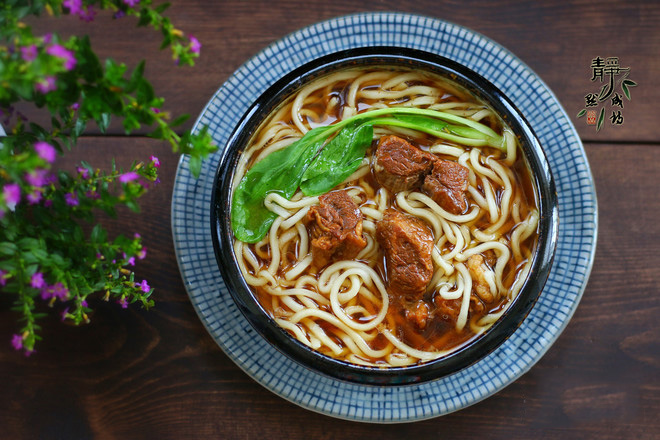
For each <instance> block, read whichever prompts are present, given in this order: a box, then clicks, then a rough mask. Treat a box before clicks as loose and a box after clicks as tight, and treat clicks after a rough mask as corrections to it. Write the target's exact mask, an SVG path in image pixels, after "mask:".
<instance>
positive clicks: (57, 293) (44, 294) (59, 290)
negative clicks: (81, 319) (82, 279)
mask: <svg viewBox="0 0 660 440" xmlns="http://www.w3.org/2000/svg"><path fill="white" fill-rule="evenodd" d="M51 298H58V299H59V300H60V301H65V300H66V299H68V298H69V289H67V288H66V287H64V284H62V283H55V284H54V285H52V286H46V287H45V288H44V289H42V290H41V299H43V300H47V299H51Z"/></svg>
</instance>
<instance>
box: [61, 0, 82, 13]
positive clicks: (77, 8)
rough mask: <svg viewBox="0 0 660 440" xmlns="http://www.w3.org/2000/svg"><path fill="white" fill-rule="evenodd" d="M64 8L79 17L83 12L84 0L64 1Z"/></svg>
mask: <svg viewBox="0 0 660 440" xmlns="http://www.w3.org/2000/svg"><path fill="white" fill-rule="evenodd" d="M62 6H64V7H65V8H68V9H69V13H70V14H72V15H74V14H75V15H78V14H80V12H81V11H82V0H64V1H63V2H62Z"/></svg>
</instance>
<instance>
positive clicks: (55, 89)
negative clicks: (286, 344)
mask: <svg viewBox="0 0 660 440" xmlns="http://www.w3.org/2000/svg"><path fill="white" fill-rule="evenodd" d="M166 8H167V4H163V5H159V6H156V7H154V6H153V5H152V3H151V1H149V0H97V1H94V0H91V1H88V0H33V1H30V2H25V1H21V0H8V1H6V2H4V3H3V4H2V5H0V123H2V124H3V125H4V126H5V128H6V129H7V131H8V135H7V136H4V137H0V294H9V295H13V297H14V306H13V309H14V310H15V311H16V312H17V313H18V315H19V316H20V321H21V324H20V325H19V326H18V328H17V331H16V333H15V334H13V335H12V336H11V338H10V343H11V344H12V345H13V347H14V348H16V349H17V350H22V351H24V352H25V353H26V354H30V353H32V352H33V351H34V350H35V344H36V342H37V341H39V340H40V339H41V335H40V330H41V328H40V326H39V320H40V319H41V318H42V317H43V316H45V315H46V314H47V313H49V312H52V311H57V313H59V314H60V317H61V318H62V320H66V321H71V322H73V323H75V324H82V323H86V322H88V321H89V319H90V315H91V311H92V309H91V306H90V304H92V302H90V299H91V297H92V296H94V297H99V298H101V299H104V300H108V301H114V302H116V303H117V304H118V307H121V308H126V307H128V306H129V305H130V304H140V305H141V306H143V307H145V308H149V307H151V306H152V305H153V300H152V298H151V295H152V293H153V289H152V288H151V286H150V285H149V283H148V281H147V280H144V279H137V278H136V275H135V272H134V266H135V265H136V264H137V263H138V262H139V261H140V260H142V259H144V258H145V257H146V255H147V249H146V247H145V246H144V245H143V243H142V238H141V237H140V235H139V234H137V233H135V234H133V235H131V236H125V235H118V236H116V237H110V236H109V234H108V231H107V230H106V229H105V228H104V227H103V226H102V224H101V223H99V222H98V221H97V214H98V213H99V212H105V213H106V214H107V215H109V216H116V215H118V211H117V208H118V207H119V206H125V207H127V208H129V209H130V210H132V211H135V212H137V211H139V209H140V208H139V204H138V200H139V198H140V197H141V196H142V195H144V194H145V193H146V192H147V190H148V189H150V188H152V187H153V186H155V185H157V184H158V182H159V180H158V168H159V167H160V161H159V159H158V158H157V157H155V156H151V157H149V158H145V159H143V160H142V161H135V162H133V164H132V165H131V166H130V167H129V168H127V169H121V168H118V167H116V166H115V164H114V162H113V163H112V164H111V165H110V169H109V170H107V171H102V170H100V169H94V168H92V167H91V165H90V164H88V163H85V162H81V163H80V164H79V165H78V166H77V167H76V168H75V171H67V170H62V169H57V167H56V166H57V157H58V156H59V155H61V154H64V153H65V152H66V151H67V150H69V149H70V148H71V147H72V146H74V145H75V144H76V143H77V140H78V138H79V136H81V135H82V134H83V133H84V132H85V130H86V129H87V127H88V126H89V125H90V123H94V124H96V126H97V127H98V128H99V130H100V131H101V132H105V131H106V130H107V129H108V127H109V125H110V123H111V121H112V119H113V118H116V119H118V120H120V121H121V124H122V126H123V128H124V131H125V132H126V133H127V134H129V133H132V132H134V131H135V130H139V129H143V128H147V130H150V131H149V135H150V136H151V137H153V138H155V139H161V140H164V141H166V142H168V143H169V144H170V145H171V147H172V149H173V150H174V151H178V152H180V153H183V154H188V155H190V159H191V160H190V163H191V168H192V170H193V172H195V173H198V172H199V168H200V166H201V161H202V160H203V158H204V157H206V156H207V155H208V154H210V153H211V152H212V151H214V150H215V146H214V145H213V144H212V142H211V139H210V136H209V135H208V132H207V131H206V129H202V130H200V131H199V132H198V133H191V132H190V131H187V130H184V131H182V132H177V131H176V128H177V127H179V126H180V125H181V124H182V123H183V122H185V121H186V119H187V115H181V116H174V117H172V115H171V114H170V113H169V112H168V111H164V110H163V105H164V101H163V99H162V98H160V97H158V96H157V95H156V94H155V92H154V90H153V87H152V85H151V83H150V82H149V81H148V80H147V79H146V78H145V77H144V67H145V64H144V62H142V63H139V64H138V65H137V66H136V67H135V68H133V69H129V68H128V67H127V66H126V65H125V64H124V63H121V62H117V61H114V60H111V59H107V60H104V61H103V62H102V61H101V60H100V59H99V58H98V57H97V55H96V54H95V53H94V51H93V49H92V47H91V44H90V41H89V38H87V37H86V36H82V37H79V36H72V37H70V38H68V39H66V40H65V39H62V38H61V37H59V36H58V35H57V34H45V35H34V34H33V32H32V30H31V28H30V27H29V26H27V25H26V24H25V23H24V21H23V19H24V18H25V17H26V16H28V15H36V16H38V15H40V14H43V13H48V14H51V15H55V16H57V15H61V14H69V15H77V16H78V17H79V18H80V19H82V20H84V21H92V20H93V19H94V17H95V16H96V15H97V14H99V13H101V11H104V10H105V11H108V12H109V13H112V14H113V16H114V17H115V18H120V17H122V16H126V15H129V16H135V17H137V19H138V22H137V24H138V25H140V26H151V27H153V28H155V29H157V30H159V31H160V32H161V33H162V35H163V44H162V48H165V47H170V49H171V51H172V56H173V59H174V61H175V63H176V64H178V65H193V64H194V60H195V59H196V58H197V57H198V56H199V54H200V49H201V44H200V43H199V41H198V40H197V39H196V38H195V37H193V36H192V35H185V34H184V33H183V32H182V31H180V30H178V29H176V28H175V27H174V25H173V24H172V23H171V21H170V20H169V19H168V18H167V17H165V16H164V15H163V12H164V11H165V9H166ZM26 103H27V104H32V105H34V106H35V107H37V108H43V109H45V110H47V111H48V112H49V113H50V116H51V118H50V125H49V126H46V127H43V126H41V125H39V124H36V123H34V122H31V121H28V120H27V118H26V117H25V116H24V115H23V114H22V113H20V112H19V111H18V110H17V108H18V107H19V106H18V104H21V107H24V106H25V104H26Z"/></svg>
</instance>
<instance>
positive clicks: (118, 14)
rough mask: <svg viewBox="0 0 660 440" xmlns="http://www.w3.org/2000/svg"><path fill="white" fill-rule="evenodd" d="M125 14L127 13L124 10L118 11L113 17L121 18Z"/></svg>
mask: <svg viewBox="0 0 660 440" xmlns="http://www.w3.org/2000/svg"><path fill="white" fill-rule="evenodd" d="M124 16H126V13H125V12H124V11H117V12H115V13H114V15H113V16H112V18H114V19H119V18H123V17H124Z"/></svg>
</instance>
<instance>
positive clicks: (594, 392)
mask: <svg viewBox="0 0 660 440" xmlns="http://www.w3.org/2000/svg"><path fill="white" fill-rule="evenodd" d="M363 10H406V11H409V12H415V13H420V14H425V15H431V16H435V17H439V18H444V19H448V20H450V21H453V22H455V23H458V24H462V25H465V26H467V27H470V28H472V29H474V30H477V31H479V32H481V33H483V34H485V35H487V36H488V37H491V38H493V39H495V40H496V41H498V42H499V43H501V44H503V45H504V46H506V47H507V48H509V49H510V50H512V51H513V52H514V53H515V54H516V55H518V56H519V57H520V58H521V59H522V60H523V61H524V62H525V63H527V64H528V65H530V66H531V67H532V68H533V69H534V70H535V71H536V72H537V73H538V74H539V75H540V76H541V77H542V78H543V79H544V80H545V81H546V82H547V83H548V85H549V86H550V87H551V88H552V90H553V91H554V92H555V93H556V94H557V96H558V98H559V100H560V101H561V102H562V104H563V105H564V107H565V108H566V110H567V112H568V113H569V115H571V116H573V115H574V114H576V113H577V111H578V110H579V109H580V108H581V106H582V104H583V96H584V94H586V93H587V92H588V91H589V90H590V87H591V85H590V81H589V80H590V71H589V68H588V66H589V62H590V60H591V58H593V57H595V56H597V55H600V56H619V57H620V58H621V63H622V65H629V66H631V67H632V74H631V77H633V78H634V79H635V80H636V81H638V83H639V84H640V85H639V87H638V88H637V89H634V90H633V100H632V101H631V102H630V103H627V102H626V108H625V115H626V121H625V123H624V125H623V126H620V127H614V126H606V127H605V128H604V129H603V130H601V131H600V132H598V133H596V131H595V130H594V129H593V127H587V126H586V125H584V124H583V123H582V121H576V120H575V119H574V118H572V119H573V120H574V122H575V123H576V127H577V128H578V131H579V133H580V135H581V137H582V138H583V139H584V140H585V148H586V151H587V155H588V158H589V161H590V164H591V168H592V172H593V175H594V180H595V182H596V188H597V193H598V200H599V237H598V248H597V252H596V258H595V264H594V267H593V272H592V274H591V278H590V281H589V284H588V286H587V289H586V291H585V293H584V296H583V299H582V301H581V304H580V306H579V307H578V309H577V311H576V313H575V315H574V317H573V318H572V320H571V321H570V323H569V325H568V327H567V328H566V330H565V331H564V332H563V334H562V335H561V337H560V338H559V339H558V341H557V342H556V343H555V344H554V345H553V346H552V348H551V349H550V350H549V351H548V353H547V354H546V355H545V356H544V357H543V358H542V359H541V360H540V361H539V362H538V364H537V365H535V366H534V367H533V368H532V369H531V371H530V372H528V373H527V374H526V375H524V376H523V377H521V378H520V379H519V380H517V381H516V382H514V383H513V384H512V385H510V386H509V387H507V388H505V389H504V390H502V391H501V392H499V393H498V394H496V395H494V396H492V397H490V398H488V399H486V400H484V401H482V402H480V403H477V404H475V405H473V406H471V407H468V408H466V409H464V410H461V411H459V412H457V413H453V414H450V415H447V416H444V417H440V418H436V419H432V420H427V421H422V422H418V423H414V424H402V425H393V426H379V425H370V424H362V423H355V422H347V421H340V420H336V419H332V418H330V417H327V416H323V415H319V414H316V413H313V412H310V411H307V410H304V409H302V408H299V407H297V406H296V405H294V404H292V403H290V402H287V401H285V400H283V399H281V398H280V397H278V396H276V395H274V394H272V393H271V392H269V391H267V390H265V389H264V388H263V387H262V386H261V385H259V384H257V383H256V382H254V381H253V380H252V379H250V378H249V377H248V376H247V375H245V374H244V373H243V372H242V371H241V370H240V369H239V368H238V367H237V366H236V365H234V363H233V362H232V361H231V360H230V359H229V358H228V357H227V356H226V355H224V353H222V351H221V350H220V349H219V348H218V347H217V345H216V344H215V342H214V341H213V340H212V338H211V337H210V336H209V335H208V333H207V332H206V330H205V329H204V327H203V325H202V323H201V321H200V320H199V319H198V317H197V315H196V314H195V312H194V310H193V307H192V305H191V303H190V301H189V300H188V296H187V294H186V291H185V289H184V286H183V283H182V281H181V278H180V275H179V272H178V268H177V264H176V259H175V256H174V251H173V245H172V238H171V230H170V201H171V191H172V186H173V179H174V173H175V170H176V165H177V161H178V158H177V156H176V155H174V154H172V153H169V152H168V151H169V147H168V146H167V145H163V144H161V143H159V142H156V141H153V140H150V139H147V138H143V137H139V136H134V137H123V136H112V137H100V136H94V135H93V134H92V135H88V136H85V137H83V138H82V140H81V142H80V145H79V147H77V148H76V149H75V150H74V151H73V152H72V154H70V155H69V156H67V158H66V159H63V160H62V163H63V165H64V166H66V167H73V166H74V165H75V163H76V162H77V161H79V160H81V159H82V160H87V161H89V162H90V163H91V164H92V165H93V166H95V167H101V168H107V167H109V164H110V160H111V158H113V157H116V158H118V161H119V162H120V163H122V161H124V162H123V163H124V164H128V162H130V161H131V160H132V159H135V158H140V157H143V158H148V157H149V155H151V154H156V155H157V156H159V157H160V158H161V162H162V168H161V180H162V182H161V184H160V186H159V187H157V188H155V189H154V190H152V191H150V192H149V193H148V194H147V195H146V196H145V197H144V199H143V202H142V212H141V213H140V214H139V215H137V216H136V215H135V214H132V213H128V212H123V213H121V215H120V216H119V217H118V218H117V219H106V220H105V222H106V224H107V225H108V227H109V229H110V231H111V232H112V233H128V234H132V233H133V232H139V233H140V234H141V235H142V236H143V237H144V240H145V243H146V246H147V247H148V251H149V255H148V258H147V259H146V260H145V261H143V262H140V264H139V265H138V266H137V268H136V274H137V276H138V278H141V277H143V278H145V279H148V280H149V283H150V284H151V285H152V286H153V287H155V289H156V293H155V299H156V301H157V303H156V306H155V307H154V308H153V309H152V310H151V311H144V310H141V309H139V308H134V307H131V308H129V309H128V310H122V309H121V307H120V306H119V305H117V304H113V303H106V302H103V301H100V300H97V301H96V303H95V304H94V305H95V306H96V312H95V313H94V316H93V317H92V323H91V324H89V325H86V326H82V327H74V326H68V325H62V324H61V323H60V322H59V319H58V317H57V316H52V317H49V318H48V319H46V320H45V322H44V323H43V325H44V334H45V335H46V339H45V340H44V341H43V342H41V343H40V344H39V345H38V352H37V353H36V354H35V355H34V356H32V357H30V358H24V357H23V356H21V355H19V354H17V353H15V352H14V351H13V350H12V349H11V347H10V345H9V340H10V337H11V334H12V333H13V332H15V326H16V324H15V315H14V314H13V312H11V311H10V310H9V306H10V303H9V300H8V299H7V298H5V297H4V296H3V295H0V384H2V385H1V386H0V390H1V393H0V395H1V397H0V439H37V438H46V439H87V438H96V439H151V438H159V439H188V438H222V439H254V438H264V439H265V438H273V439H280V438H282V439H285V438H286V439H302V438H313V439H335V438H345V437H348V436H350V437H355V438H360V439H379V440H382V439H401V438H420V439H425V438H509V439H511V438H516V439H518V438H519V439H529V438H536V439H621V438H634V439H655V438H660V418H659V417H658V413H659V412H660V342H659V341H660V320H659V319H658V315H660V295H659V290H658V281H659V279H658V267H660V252H659V250H660V223H659V222H658V218H660V197H658V195H657V190H656V189H657V188H658V187H660V173H658V171H659V164H660V148H658V141H660V139H659V138H658V135H657V134H656V132H655V130H656V129H657V123H656V120H657V112H655V111H654V110H655V107H656V104H657V103H658V102H660V99H659V98H660V88H658V87H657V86H656V85H655V81H656V78H657V77H658V73H660V59H659V58H658V57H657V48H658V47H660V31H658V28H657V27H658V24H660V7H658V6H656V4H655V3H654V2H635V3H633V2H625V3H624V2H606V1H602V2H591V1H581V2H580V1H570V2H542V3H541V2H539V3H534V2H514V1H504V2H497V3H495V2H485V1H484V2H453V1H452V2H435V1H424V0H418V1H415V2H407V1H398V2H394V1H379V2H355V1H350V2H349V1H343V0H337V1H333V2H326V3H320V2H309V1H307V2H300V1H292V0H291V1H281V2H277V7H275V6H274V2H238V1H225V2H216V1H210V0H208V1H200V0H197V1H186V2H176V4H175V5H173V7H172V10H171V16H172V18H173V20H174V21H175V22H176V23H177V25H178V26H179V27H180V28H182V29H184V30H186V31H190V32H192V33H193V34H195V36H197V37H198V38H199V39H200V40H201V41H202V43H203V45H204V47H203V58H202V59H201V60H200V62H199V65H198V66H196V67H195V68H193V69H176V68H174V67H173V66H172V65H171V64H172V63H171V59H170V56H169V54H168V53H166V52H157V51H156V48H157V46H158V37H157V36H155V35H154V34H153V33H151V32H147V31H146V30H144V29H137V30H135V29H134V28H133V25H134V23H131V22H130V21H129V20H130V19H126V20H125V21H123V22H118V23H114V22H112V20H111V19H109V18H107V17H106V18H103V17H99V18H98V19H97V22H98V23H93V24H91V25H89V24H85V23H82V22H79V21H78V20H76V19H64V20H63V21H55V20H49V19H47V20H46V24H43V23H41V24H39V26H42V27H43V29H44V31H45V29H46V28H47V26H51V25H52V26H53V28H55V29H58V30H62V31H63V32H74V33H82V32H89V33H90V34H91V35H92V39H93V44H95V45H96V47H97V48H98V49H99V51H100V52H101V54H102V55H103V56H111V57H113V58H116V59H122V60H124V61H126V62H127V63H128V64H135V63H137V62H138V61H139V59H141V58H143V56H144V55H145V54H146V53H148V54H149V58H150V62H149V64H148V71H147V74H148V75H149V76H150V77H151V78H153V80H154V83H155V84H156V88H157V91H158V92H159V93H160V94H162V95H164V96H165V97H166V99H167V106H168V107H169V108H171V109H176V110H177V111H184V112H188V113H191V114H195V115H196V114H197V113H198V112H199V111H200V110H201V108H202V107H203V105H204V104H205V102H206V100H207V99H208V98H209V97H210V96H211V94H212V93H213V91H215V89H216V88H217V87H218V86H219V85H220V84H221V83H222V82H223V81H224V80H225V79H226V78H227V77H228V76H229V75H230V74H231V73H232V72H233V71H234V70H235V69H236V68H237V67H238V66H239V65H240V64H241V63H242V62H244V61H245V60H246V59H247V58H248V57H249V56H251V55H253V54H254V53H256V52H257V51H259V50H260V49H262V48H263V47H264V46H265V45H267V44H269V43H271V42H272V41H274V40H276V39H277V38H280V37H282V36H284V35H286V34H287V33H289V32H292V31H294V30H296V29H298V28H300V27H302V26H306V25H309V24H312V23H314V22H316V21H318V20H323V19H327V18H331V17H334V16H337V15H341V14H345V13H353V12H359V11H363ZM115 25H117V26H115ZM137 48H139V50H138V49H137ZM152 55H153V56H152ZM31 116H33V117H35V118H38V115H36V114H34V115H31ZM114 133H119V130H118V129H114ZM2 341H5V342H2Z"/></svg>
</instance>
